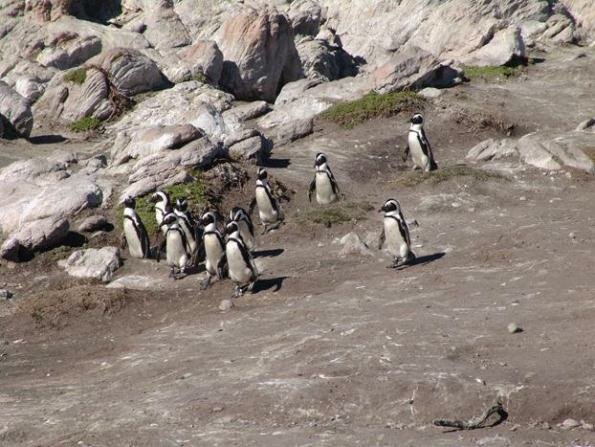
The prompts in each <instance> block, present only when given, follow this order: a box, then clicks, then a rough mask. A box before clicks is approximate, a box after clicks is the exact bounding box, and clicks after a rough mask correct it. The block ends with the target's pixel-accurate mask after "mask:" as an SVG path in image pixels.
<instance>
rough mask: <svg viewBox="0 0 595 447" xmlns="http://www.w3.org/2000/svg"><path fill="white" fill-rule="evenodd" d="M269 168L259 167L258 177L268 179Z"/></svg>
mask: <svg viewBox="0 0 595 447" xmlns="http://www.w3.org/2000/svg"><path fill="white" fill-rule="evenodd" d="M268 175H269V174H268V173H267V170H266V169H265V168H258V172H257V173H256V177H257V178H258V180H266V178H267V177H268Z"/></svg>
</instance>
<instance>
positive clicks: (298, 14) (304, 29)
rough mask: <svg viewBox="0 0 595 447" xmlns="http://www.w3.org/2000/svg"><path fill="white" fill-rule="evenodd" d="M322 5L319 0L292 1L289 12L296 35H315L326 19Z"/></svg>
mask: <svg viewBox="0 0 595 447" xmlns="http://www.w3.org/2000/svg"><path fill="white" fill-rule="evenodd" d="M324 13H325V11H324V10H323V8H322V6H321V5H320V3H319V2H318V1H313V0H296V1H293V2H291V5H290V6H289V11H288V12H287V14H288V16H289V20H290V22H291V27H292V28H293V32H294V33H295V34H296V35H308V36H315V35H316V34H318V31H319V30H320V24H321V23H322V22H323V21H324Z"/></svg>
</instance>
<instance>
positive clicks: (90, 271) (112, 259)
mask: <svg viewBox="0 0 595 447" xmlns="http://www.w3.org/2000/svg"><path fill="white" fill-rule="evenodd" d="M58 265H59V266H60V267H62V268H63V269H65V270H66V273H68V274H69V275H70V276H74V277H75V278H85V279H98V280H100V281H103V282H109V281H111V279H112V277H113V275H114V272H115V271H116V270H118V268H120V265H121V261H120V251H119V250H118V249H117V248H116V247H102V248H99V249H97V248H88V249H86V250H77V251H75V252H74V253H72V254H71V255H70V256H69V257H68V258H67V259H64V260H62V261H58Z"/></svg>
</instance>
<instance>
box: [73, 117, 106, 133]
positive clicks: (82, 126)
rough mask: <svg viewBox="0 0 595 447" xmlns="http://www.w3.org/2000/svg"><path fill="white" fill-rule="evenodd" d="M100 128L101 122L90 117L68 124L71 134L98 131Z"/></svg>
mask: <svg viewBox="0 0 595 447" xmlns="http://www.w3.org/2000/svg"><path fill="white" fill-rule="evenodd" d="M100 126H101V120H100V119H98V118H95V117H92V116H85V117H83V118H81V119H79V120H76V121H73V122H72V123H70V126H69V127H70V130H71V131H73V132H88V131H90V130H95V129H98V128H99V127H100Z"/></svg>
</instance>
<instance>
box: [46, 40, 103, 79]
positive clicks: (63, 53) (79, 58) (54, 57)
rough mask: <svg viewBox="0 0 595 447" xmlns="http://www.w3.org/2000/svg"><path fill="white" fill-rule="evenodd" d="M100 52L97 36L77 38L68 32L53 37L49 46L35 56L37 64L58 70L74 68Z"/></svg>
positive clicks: (99, 41)
mask: <svg viewBox="0 0 595 447" xmlns="http://www.w3.org/2000/svg"><path fill="white" fill-rule="evenodd" d="M100 52H101V39H99V38H98V37H97V36H84V37H79V36H78V35H76V34H71V33H68V32H63V33H60V34H59V35H57V36H54V37H53V41H52V42H51V43H50V46H48V47H46V48H44V49H43V51H41V53H39V56H37V62H39V63H40V64H41V65H43V66H44V67H55V68H57V69H59V70H66V69H68V68H72V67H76V66H77V65H80V64H82V63H83V62H86V61H87V60H89V59H91V58H92V57H93V56H95V55H97V54H99V53H100Z"/></svg>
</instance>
